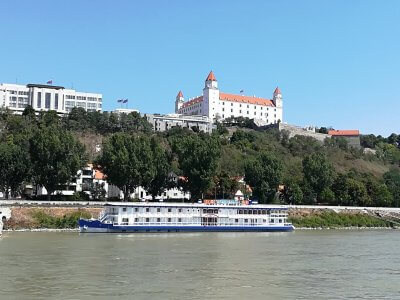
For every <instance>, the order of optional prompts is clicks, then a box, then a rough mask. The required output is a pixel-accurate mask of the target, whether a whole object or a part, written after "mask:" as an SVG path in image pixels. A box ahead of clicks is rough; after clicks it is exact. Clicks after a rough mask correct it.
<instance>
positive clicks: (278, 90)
mask: <svg viewBox="0 0 400 300" xmlns="http://www.w3.org/2000/svg"><path fill="white" fill-rule="evenodd" d="M275 94H282V93H281V90H280V89H279V88H278V87H276V89H275V91H274V95H275Z"/></svg>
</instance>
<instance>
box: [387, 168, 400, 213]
mask: <svg viewBox="0 0 400 300" xmlns="http://www.w3.org/2000/svg"><path fill="white" fill-rule="evenodd" d="M383 179H384V181H385V184H386V185H387V187H388V189H389V191H390V193H391V194H392V196H393V206H395V207H399V206H400V170H399V169H391V170H389V171H388V172H386V173H385V174H383Z"/></svg>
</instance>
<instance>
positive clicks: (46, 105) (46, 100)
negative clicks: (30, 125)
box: [44, 93, 51, 109]
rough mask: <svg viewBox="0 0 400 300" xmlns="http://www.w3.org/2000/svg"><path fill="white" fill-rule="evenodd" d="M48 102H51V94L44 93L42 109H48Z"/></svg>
mask: <svg viewBox="0 0 400 300" xmlns="http://www.w3.org/2000/svg"><path fill="white" fill-rule="evenodd" d="M50 100H51V94H50V93H46V94H45V100H44V101H45V102H44V108H47V109H50Z"/></svg>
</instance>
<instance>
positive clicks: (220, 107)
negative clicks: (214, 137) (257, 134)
mask: <svg viewBox="0 0 400 300" xmlns="http://www.w3.org/2000/svg"><path fill="white" fill-rule="evenodd" d="M282 110H283V103H282V94H281V91H280V90H279V88H278V87H277V88H276V89H275V91H274V93H273V95H272V99H266V98H259V97H255V96H244V95H241V94H240V95H236V94H228V93H223V92H221V91H220V90H219V89H218V81H217V79H216V78H215V76H214V73H213V72H212V71H211V72H210V74H208V76H207V78H206V81H205V86H204V89H203V95H201V96H198V97H195V98H191V99H188V100H187V101H185V99H184V97H183V93H182V91H179V93H178V95H177V96H176V100H175V113H178V114H182V115H202V116H207V117H208V118H210V119H211V120H212V121H215V120H224V119H227V118H230V117H232V118H236V117H244V118H249V119H254V120H257V121H258V123H260V124H263V125H268V124H274V123H279V122H281V121H282Z"/></svg>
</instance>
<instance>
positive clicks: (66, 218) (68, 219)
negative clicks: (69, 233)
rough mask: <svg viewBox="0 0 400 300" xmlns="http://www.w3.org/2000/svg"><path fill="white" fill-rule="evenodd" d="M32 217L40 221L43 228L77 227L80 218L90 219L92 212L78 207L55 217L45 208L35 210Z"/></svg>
mask: <svg viewBox="0 0 400 300" xmlns="http://www.w3.org/2000/svg"><path fill="white" fill-rule="evenodd" d="M32 217H33V218H34V219H35V220H36V221H37V222H38V223H39V226H40V227H41V228H57V229H62V228H76V227H77V226H78V220H79V219H80V218H85V219H89V218H90V217H91V214H90V213H89V212H87V211H84V210H80V209H78V210H77V211H75V212H72V213H69V214H66V215H63V216H62V217H55V216H51V215H49V214H47V213H45V212H44V211H43V210H35V211H34V212H33V213H32Z"/></svg>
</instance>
